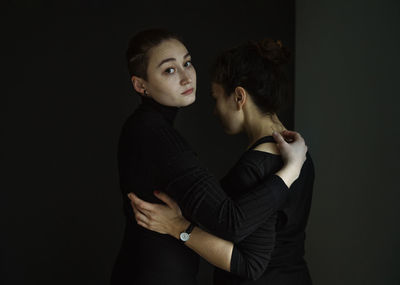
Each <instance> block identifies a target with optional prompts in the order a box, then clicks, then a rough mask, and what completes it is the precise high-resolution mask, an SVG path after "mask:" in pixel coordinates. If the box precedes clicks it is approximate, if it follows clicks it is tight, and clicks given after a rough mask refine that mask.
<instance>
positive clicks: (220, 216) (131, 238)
mask: <svg viewBox="0 0 400 285" xmlns="http://www.w3.org/2000/svg"><path fill="white" fill-rule="evenodd" d="M177 111H178V108H175V107H166V106H163V105H161V104H158V103H156V102H155V101H154V100H152V99H148V98H143V102H142V104H141V105H140V106H139V107H138V109H137V110H136V111H135V112H134V113H133V114H132V115H131V116H130V117H129V118H128V119H127V121H126V122H125V124H124V126H123V128H122V132H121V137H120V143H119V150H118V162H119V173H120V186H121V190H122V193H123V199H124V209H125V214H126V216H127V219H126V229H125V234H124V240H123V243H122V247H121V250H120V253H119V256H118V257H117V261H116V263H115V266H114V270H113V275H112V284H143V285H146V284H176V285H179V284H185V285H188V284H196V281H195V277H196V274H197V267H198V257H197V255H196V254H195V253H194V252H192V251H191V250H190V249H188V248H187V247H186V246H185V245H183V244H181V243H179V242H178V241H177V240H175V239H174V238H172V237H170V236H167V235H162V234H158V233H156V232H152V231H149V230H146V229H144V228H142V227H140V226H138V225H137V224H136V221H135V220H134V216H133V211H132V208H131V206H130V203H129V199H128V198H127V197H126V194H127V193H129V192H134V193H136V194H137V195H138V196H139V197H140V198H142V199H144V200H146V201H149V202H153V203H159V202H160V201H159V200H158V199H157V198H155V196H154V195H153V191H154V190H159V191H163V192H165V193H167V194H168V195H170V196H171V197H172V198H173V199H174V200H175V201H177V203H178V204H179V206H180V208H181V210H182V213H183V214H184V216H185V217H186V218H188V219H189V220H191V221H193V222H195V223H197V224H199V225H201V226H203V227H205V228H206V229H207V230H209V231H210V232H212V233H213V234H216V235H218V236H220V237H222V238H225V239H229V240H232V241H234V242H240V241H242V240H243V239H244V238H245V237H246V236H248V235H249V234H251V233H253V232H254V231H256V229H257V228H258V227H259V226H260V225H262V224H263V223H264V222H265V221H266V220H268V219H270V218H271V217H272V216H273V215H274V213H275V212H276V210H277V209H278V208H279V207H281V205H282V204H283V203H284V202H285V200H286V198H287V196H288V193H289V189H288V188H287V186H286V184H285V183H284V182H283V181H282V179H281V178H280V177H279V176H276V175H270V176H269V177H268V179H267V180H265V181H261V182H260V183H259V185H257V186H255V188H254V189H248V191H247V192H246V193H244V194H243V195H240V196H239V197H236V198H235V199H232V198H230V197H229V196H227V194H226V192H225V191H224V190H223V189H222V188H221V186H220V184H219V183H218V181H217V180H216V179H215V178H214V177H213V176H212V175H211V174H210V173H209V172H208V171H207V170H206V169H205V168H203V167H202V166H201V165H200V164H199V161H198V159H197V155H196V154H195V153H194V151H193V150H192V149H191V148H190V146H189V145H188V143H187V142H186V141H185V140H184V139H183V137H182V136H181V135H180V134H179V133H178V132H177V131H176V129H174V128H173V121H174V119H175V116H176V114H177ZM225 190H226V189H225ZM234 258H238V256H236V255H233V256H232V259H233V260H232V263H235V264H236V263H237V261H235V260H234ZM239 263H240V262H239ZM240 267H241V266H240V264H239V265H238V266H237V268H240ZM233 273H238V274H240V271H239V269H238V272H233Z"/></svg>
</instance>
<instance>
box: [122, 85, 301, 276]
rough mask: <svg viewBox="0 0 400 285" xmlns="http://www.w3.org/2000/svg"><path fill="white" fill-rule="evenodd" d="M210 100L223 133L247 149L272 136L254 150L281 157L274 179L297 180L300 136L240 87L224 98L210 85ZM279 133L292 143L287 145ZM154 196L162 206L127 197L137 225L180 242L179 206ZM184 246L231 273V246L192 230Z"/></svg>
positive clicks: (181, 221) (219, 89)
mask: <svg viewBox="0 0 400 285" xmlns="http://www.w3.org/2000/svg"><path fill="white" fill-rule="evenodd" d="M212 96H213V98H214V99H215V102H216V106H215V113H216V114H217V115H218V117H219V118H220V120H221V123H222V125H223V127H224V130H225V132H226V133H228V134H237V133H240V132H245V133H246V134H247V137H248V142H249V147H250V146H251V145H252V144H253V143H254V142H256V141H257V140H258V139H260V138H262V137H265V136H269V135H273V136H274V139H275V141H276V144H275V143H264V144H261V145H259V146H257V147H256V148H255V150H257V151H262V152H268V153H272V154H280V155H282V159H283V161H284V162H285V165H288V166H287V167H286V168H285V167H284V168H282V169H281V170H280V171H278V172H277V173H276V175H278V176H280V177H281V178H282V179H283V181H284V182H285V183H286V185H287V186H288V187H290V186H291V185H292V183H293V182H294V181H295V180H296V179H297V178H298V176H299V172H300V169H301V166H302V165H303V163H304V161H305V153H306V151H307V147H305V146H304V141H303V139H302V138H301V136H300V134H298V133H296V132H292V131H288V130H286V128H285V127H284V126H283V124H282V123H281V122H280V120H279V118H278V116H277V115H276V114H267V115H266V114H263V113H262V112H261V111H260V110H259V109H258V108H257V106H256V105H255V104H254V102H253V100H252V99H251V96H250V95H249V94H248V92H247V91H246V90H245V89H244V88H242V87H240V86H238V87H237V88H236V89H235V91H234V92H233V93H232V94H231V95H230V96H227V95H226V94H225V93H224V90H223V88H222V86H221V85H219V84H216V83H213V84H212ZM279 133H281V134H282V135H283V136H284V137H285V139H287V140H288V141H292V143H290V144H289V143H287V142H286V141H285V140H284V139H283V137H282V136H281V135H280V134H279ZM302 143H303V145H302ZM300 153H301V154H300ZM299 154H300V155H299ZM154 195H155V196H156V197H157V198H158V199H160V200H161V201H163V202H164V203H165V205H163V204H152V203H148V202H145V201H143V200H141V199H140V198H138V197H137V196H136V195H134V194H133V193H130V194H129V195H128V197H129V198H130V199H131V205H132V208H133V210H134V214H135V219H136V221H137V223H138V224H139V225H140V226H142V227H144V228H146V229H149V230H152V231H156V232H158V233H161V234H169V235H171V236H173V237H175V238H176V239H179V235H180V233H181V232H183V231H184V230H185V229H187V227H188V226H189V224H190V222H189V221H187V220H186V219H185V218H184V217H183V216H182V213H181V210H180V208H179V206H178V205H177V204H176V203H175V201H173V200H172V199H171V198H170V197H169V196H168V195H166V194H165V193H162V192H157V191H155V192H154ZM185 245H186V246H188V247H189V248H191V249H192V250H194V251H195V252H196V253H198V254H199V255H200V256H202V257H203V258H204V259H206V260H207V261H209V262H210V263H211V264H213V265H214V266H217V267H219V268H221V269H223V270H226V271H230V263H231V256H232V250H233V243H232V242H230V241H227V240H223V239H221V238H219V237H217V236H214V235H212V234H210V233H208V232H206V231H204V230H202V229H200V228H199V227H195V228H194V229H193V231H192V233H191V236H190V239H189V240H188V241H187V242H185Z"/></svg>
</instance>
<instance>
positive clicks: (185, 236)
mask: <svg viewBox="0 0 400 285" xmlns="http://www.w3.org/2000/svg"><path fill="white" fill-rule="evenodd" d="M195 226H196V225H195V224H194V223H190V226H189V227H188V228H187V229H186V230H185V231H183V232H181V234H180V235H179V239H180V240H181V242H182V243H185V242H186V241H188V240H189V238H190V233H191V232H192V230H193V228H194V227H195Z"/></svg>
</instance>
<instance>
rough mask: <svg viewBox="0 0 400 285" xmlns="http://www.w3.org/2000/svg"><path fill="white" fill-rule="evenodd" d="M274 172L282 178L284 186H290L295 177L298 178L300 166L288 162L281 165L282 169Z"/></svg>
mask: <svg viewBox="0 0 400 285" xmlns="http://www.w3.org/2000/svg"><path fill="white" fill-rule="evenodd" d="M275 174H276V175H278V176H279V177H280V178H282V180H283V181H284V182H285V184H286V186H287V187H288V188H290V186H292V184H293V182H294V181H296V179H297V178H299V175H300V168H299V167H297V166H296V165H293V164H289V165H285V166H284V167H282V169H281V170H279V171H278V172H276V173H275Z"/></svg>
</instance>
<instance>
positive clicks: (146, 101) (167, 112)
mask: <svg viewBox="0 0 400 285" xmlns="http://www.w3.org/2000/svg"><path fill="white" fill-rule="evenodd" d="M141 100H142V103H141V104H140V107H141V108H143V109H145V110H148V111H153V112H157V113H159V114H161V115H162V116H163V117H164V118H165V119H166V120H167V122H169V123H170V124H173V123H174V120H175V117H176V115H177V114H178V111H179V108H178V107H170V106H165V105H162V104H160V103H158V102H156V101H155V100H153V99H152V98H148V97H141Z"/></svg>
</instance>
